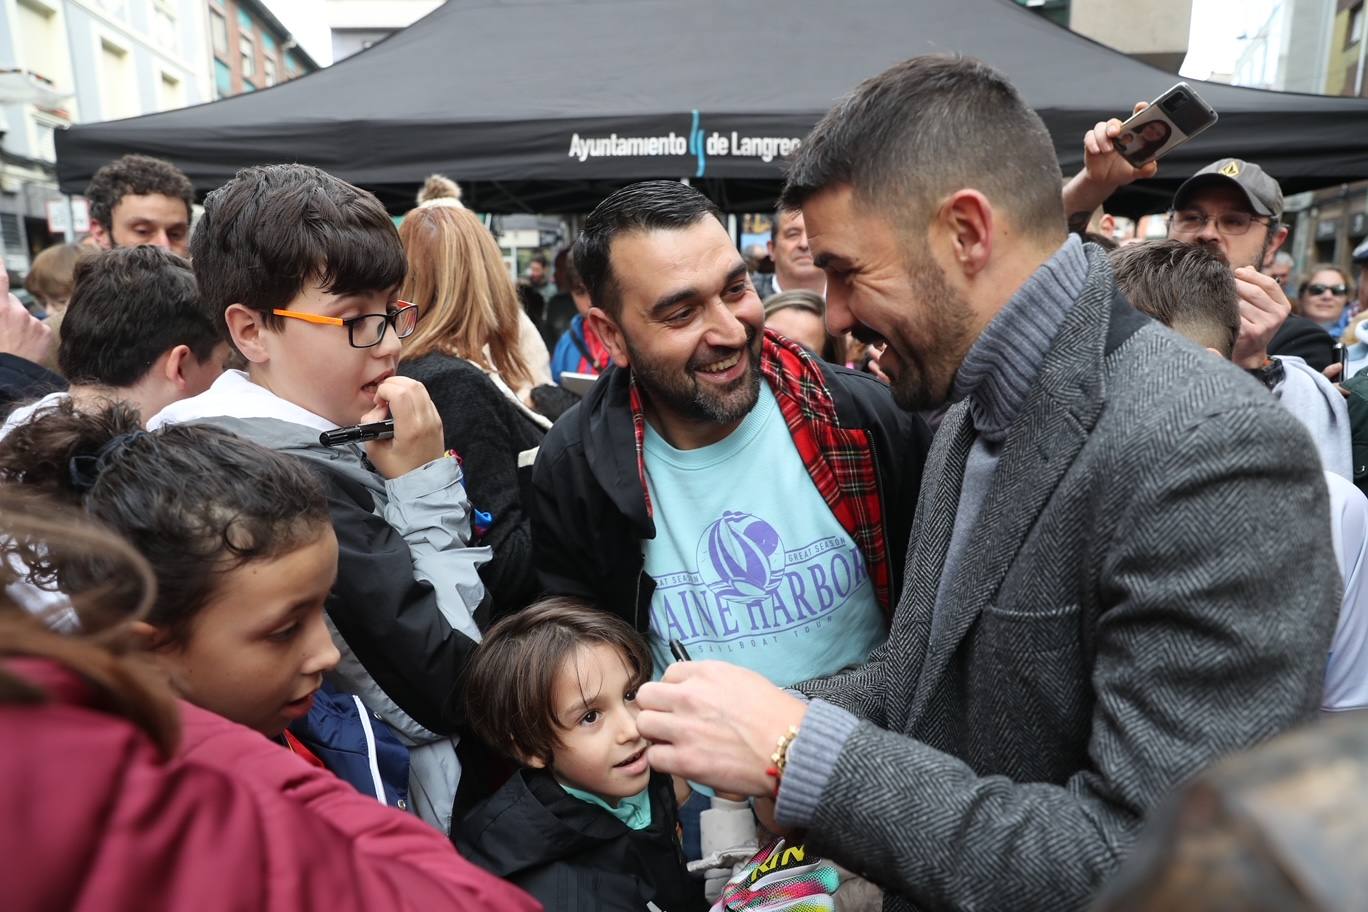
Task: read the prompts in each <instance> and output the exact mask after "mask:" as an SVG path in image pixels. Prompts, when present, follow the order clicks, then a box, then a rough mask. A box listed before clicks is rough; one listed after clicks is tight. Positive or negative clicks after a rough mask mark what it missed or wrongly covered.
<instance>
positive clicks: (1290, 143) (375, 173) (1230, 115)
mask: <svg viewBox="0 0 1368 912" xmlns="http://www.w3.org/2000/svg"><path fill="white" fill-rule="evenodd" d="M926 52H960V53H964V54H967V55H971V56H974V57H979V58H981V59H983V60H985V61H987V62H989V63H991V64H992V65H993V66H995V67H997V68H998V69H1000V70H1002V71H1003V72H1005V73H1006V74H1007V75H1008V76H1009V77H1010V78H1011V79H1012V81H1013V82H1014V83H1015V84H1016V85H1017V87H1018V88H1019V89H1020V90H1021V92H1022V94H1023V95H1024V97H1025V98H1026V100H1027V102H1028V103H1029V104H1031V105H1032V106H1033V107H1035V108H1036V110H1037V111H1039V112H1040V114H1041V116H1042V117H1043V118H1044V120H1045V123H1046V124H1047V126H1048V127H1049V129H1050V131H1051V134H1052V135H1053V136H1054V138H1055V143H1056V146H1057V148H1058V150H1059V157H1060V162H1061V164H1062V165H1063V168H1064V172H1065V174H1070V173H1073V172H1074V171H1076V170H1077V169H1078V168H1079V167H1080V165H1081V159H1082V142H1081V139H1082V135H1083V133H1084V132H1085V131H1086V130H1087V129H1088V128H1090V127H1091V126H1092V124H1093V123H1095V122H1096V121H1097V120H1099V119H1101V118H1104V117H1106V116H1111V115H1115V114H1118V113H1120V112H1125V111H1129V110H1130V108H1131V105H1132V103H1133V102H1134V101H1135V100H1137V99H1141V98H1153V97H1155V96H1156V95H1158V94H1159V93H1160V92H1162V91H1163V90H1164V89H1166V88H1168V87H1169V86H1170V85H1171V84H1172V83H1174V82H1175V81H1176V79H1175V77H1174V76H1173V75H1172V74H1169V73H1165V72H1163V71H1161V70H1158V69H1155V68H1153V67H1150V66H1148V65H1146V64H1143V63H1140V62H1138V61H1136V60H1133V59H1131V58H1129V57H1126V56H1125V55H1123V54H1121V53H1118V52H1117V51H1114V50H1112V49H1110V48H1107V47H1104V46H1102V45H1099V44H1096V43H1094V42H1092V41H1089V40H1088V39H1086V38H1082V37H1080V36H1078V35H1075V34H1073V33H1071V32H1069V31H1067V30H1066V29H1062V28H1059V27H1058V26H1056V25H1054V24H1052V23H1050V22H1048V21H1047V20H1045V19H1043V18H1041V17H1039V16H1037V15H1035V14H1033V13H1030V12H1029V11H1026V10H1024V9H1022V8H1021V7H1020V6H1018V5H1017V4H1015V3H1013V2H1011V0H854V2H850V3H845V4H837V5H832V4H830V3H828V2H826V0H784V2H782V3H778V2H774V3H762V2H758V0H502V2H498V0H448V2H447V3H446V4H445V5H444V6H442V7H439V8H438V9H437V10H435V11H434V12H432V13H431V14H429V15H428V16H427V17H425V18H424V19H421V20H419V21H418V22H416V23H415V24H414V25H412V26H410V27H409V28H407V29H405V30H403V31H401V32H398V33H396V34H395V35H393V36H391V37H389V38H388V39H386V40H385V41H383V42H380V43H379V44H377V45H375V46H374V47H372V48H370V49H369V50H366V51H364V52H362V53H360V54H357V55H356V56H354V57H351V58H348V59H346V60H343V61H341V62H340V63H338V64H336V65H334V66H332V67H329V68H327V69H324V70H321V71H319V72H317V73H313V74H311V75H309V76H307V77H304V78H301V79H297V80H294V81H291V82H288V83H284V84H282V85H279V86H275V87H274V88H271V89H268V90H265V91H261V92H256V93H252V94H247V95H240V96H237V97H234V98H228V99H224V100H222V101H217V102H213V103H209V104H204V105H198V106H195V107H191V108H185V109H181V110H177V111H170V112H166V113H162V114H153V115H148V116H144V117H137V118H132V119H129V120H121V121H111V122H106V123H95V124H87V125H79V126H75V127H72V128H70V129H68V130H65V131H62V132H61V133H59V134H58V136H57V154H58V165H57V169H58V175H59V178H60V181H61V186H62V189H63V190H65V191H67V192H73V193H75V192H80V191H81V190H83V189H84V187H85V185H86V183H87V181H88V180H89V179H90V176H91V175H92V174H93V173H94V171H95V170H96V169H97V168H98V167H99V166H100V165H102V164H104V163H105V162H107V161H109V160H111V159H113V158H115V157H117V156H119V155H121V154H123V153H125V152H130V151H138V152H144V153H147V154H151V155H157V156H160V157H163V158H167V159H169V160H171V161H173V162H175V163H176V164H177V165H179V166H180V167H181V168H183V169H184V170H185V172H186V173H187V174H189V176H190V178H191V179H192V180H193V181H194V183H195V186H196V187H197V188H198V189H199V190H200V191H201V192H206V191H208V190H210V189H212V188H214V187H217V186H219V185H220V184H222V183H223V182H224V181H226V180H228V179H229V178H230V177H231V176H232V175H233V173H234V172H235V171H236V170H237V169H238V168H241V167H244V166H246V165H251V164H259V163H268V162H282V161H299V162H306V163H309V164H314V165H318V166H319V167H322V168H325V169H327V170H329V171H331V172H333V173H334V174H337V175H339V176H341V177H343V178H346V179H347V180H350V181H352V182H354V183H356V184H358V185H361V186H364V187H367V188H369V189H371V190H373V191H374V192H376V193H377V194H378V195H379V196H380V197H381V198H382V199H383V200H384V201H385V202H386V204H387V205H389V206H390V207H391V208H392V209H394V210H396V211H402V210H403V209H405V208H407V206H409V205H411V203H412V199H413V193H414V191H415V190H416V188H417V186H418V184H419V183H421V181H422V180H423V178H424V177H426V176H427V175H428V174H430V173H433V172H440V173H445V174H448V175H450V176H451V177H453V178H455V179H457V180H459V181H460V182H461V183H462V186H463V187H464V189H465V192H466V200H467V203H468V204H469V205H470V206H471V207H472V208H475V209H480V210H484V211H493V212H507V211H532V212H576V211H587V210H588V209H590V208H592V206H593V205H594V204H595V203H596V202H597V201H598V200H599V199H601V198H602V196H603V195H604V194H605V193H606V192H607V191H608V190H609V189H611V188H612V187H614V186H619V185H621V184H623V183H626V182H630V181H633V180H641V179H645V178H652V177H667V178H685V177H687V178H689V179H691V180H692V181H694V182H695V184H696V185H697V186H700V187H703V188H704V189H705V190H706V191H707V192H708V193H709V194H710V195H712V196H713V197H714V198H715V199H716V200H717V201H718V202H720V203H722V204H723V205H724V207H726V208H728V209H731V210H732V211H759V210H763V209H765V208H767V207H769V206H770V205H772V203H773V200H774V197H775V195H776V194H777V191H778V188H779V182H780V179H781V174H782V171H781V158H782V155H783V154H785V153H786V152H788V151H791V149H792V148H793V147H794V146H795V145H796V144H797V143H798V142H799V141H800V140H801V138H802V137H803V136H804V135H805V134H806V133H807V131H808V130H809V129H810V128H811V127H812V125H813V124H814V123H815V122H816V121H817V119H818V118H820V117H821V115H822V114H823V113H824V112H825V111H826V110H827V108H828V107H829V106H830V105H831V103H832V102H833V101H834V100H835V99H836V98H837V97H839V96H840V95H842V94H843V93H845V92H847V91H848V90H849V89H850V88H851V87H853V86H854V85H855V84H856V83H857V82H859V81H860V80H861V79H863V78H865V77H867V76H869V75H872V74H874V73H877V72H879V71H880V70H882V69H883V68H885V67H887V66H888V65H890V64H892V63H894V62H896V61H898V60H901V59H904V58H906V57H909V56H912V55H915V54H920V53H926ZM1194 85H1195V87H1196V88H1197V89H1198V91H1199V92H1200V93H1201V94H1202V96H1203V97H1205V98H1206V99H1207V100H1208V101H1209V102H1210V103H1211V104H1212V105H1213V106H1214V107H1215V108H1216V109H1217V110H1218V111H1219V112H1220V115H1221V120H1220V122H1219V123H1218V124H1217V125H1216V126H1215V127H1213V128H1212V129H1211V130H1209V131H1207V133H1205V134H1204V135H1203V136H1201V137H1200V138H1198V139H1197V140H1195V141H1193V142H1191V143H1189V144H1188V145H1186V146H1184V147H1182V148H1180V149H1178V150H1176V151H1175V152H1174V153H1172V154H1171V155H1170V156H1169V157H1168V158H1167V159H1166V160H1165V161H1164V163H1163V167H1162V169H1161V176H1160V178H1159V179H1156V180H1154V181H1150V182H1147V184H1148V186H1137V187H1135V188H1132V189H1131V190H1130V191H1128V192H1127V193H1126V194H1125V195H1123V196H1121V197H1118V198H1117V199H1116V200H1115V202H1116V203H1117V204H1118V205H1117V206H1116V207H1114V209H1115V211H1118V212H1129V213H1132V214H1133V213H1137V212H1140V211H1147V210H1149V211H1152V210H1154V209H1157V208H1161V207H1162V205H1163V202H1164V201H1165V200H1166V198H1167V195H1168V194H1169V193H1171V191H1172V189H1173V187H1175V186H1176V184H1177V182H1178V181H1179V180H1181V179H1182V178H1183V177H1185V176H1187V175H1189V174H1191V173H1192V172H1194V171H1196V170H1197V169H1198V168H1199V167H1201V166H1202V165H1204V164H1206V163H1207V162H1210V161H1212V160H1214V159H1216V158H1219V157H1223V156H1226V155H1235V156H1239V157H1243V158H1248V159H1250V160H1253V161H1257V162H1259V163H1260V164H1262V165H1263V166H1264V168H1265V169H1267V170H1268V171H1269V172H1270V173H1271V174H1273V175H1274V176H1275V177H1277V178H1278V179H1279V180H1280V181H1281V182H1282V184H1283V188H1284V190H1285V191H1286V192H1288V193H1293V192H1297V191H1300V190H1307V189H1313V188H1316V187H1323V186H1327V185H1330V184H1335V183H1341V182H1346V181H1351V180H1356V179H1361V178H1365V177H1368V101H1364V100H1356V99H1346V98H1335V97H1324V96H1314V95H1294V94H1285V93H1278V92H1265V91H1258V90H1252V89H1240V88H1233V87H1230V86H1224V85H1218V84H1212V83H1195V84H1194ZM1011 148H1012V147H1011V141H1010V137H1004V141H1003V148H1002V154H1003V155H1004V156H1010V155H1011ZM946 154H948V155H952V154H954V150H953V149H947V150H946Z"/></svg>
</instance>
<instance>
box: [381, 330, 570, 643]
mask: <svg viewBox="0 0 1368 912" xmlns="http://www.w3.org/2000/svg"><path fill="white" fill-rule="evenodd" d="M399 373H401V374H403V375H404V376H405V377H412V378H413V379H415V380H417V381H419V382H420V383H422V384H423V386H425V387H427V391H428V395H429V396H431V397H432V404H433V405H435V406H437V411H438V412H439V413H440V414H441V416H442V433H443V434H444V436H445V438H446V446H447V448H448V449H451V450H455V451H456V452H457V453H459V454H460V455H461V463H462V465H463V466H464V467H465V479H466V492H467V493H468V494H469V496H470V503H471V505H472V506H474V507H475V508H476V509H477V510H483V511H485V512H487V513H490V514H492V515H493V517H494V524H493V525H492V526H490V528H489V531H488V532H486V533H485V536H484V539H483V540H482V541H481V544H485V545H489V546H490V547H491V548H493V549H494V559H493V560H491V561H490V562H489V563H487V564H485V565H484V566H483V567H481V568H480V579H482V580H483V581H484V584H485V586H486V587H487V588H488V589H489V593H490V595H491V596H493V599H494V611H493V613H494V617H498V616H500V615H502V614H506V613H509V612H512V611H517V610H519V609H521V608H524V607H526V606H527V604H528V603H529V602H530V601H532V600H533V599H534V598H536V596H537V591H538V588H539V587H538V586H537V575H536V573H535V572H534V571H533V567H532V525H531V522H530V521H529V520H528V518H527V513H526V511H525V510H524V509H523V503H522V495H521V492H520V490H519V486H518V454H519V453H522V452H523V451H524V450H534V449H536V448H537V447H538V446H539V445H540V444H541V442H542V438H543V437H545V436H546V432H545V431H543V430H542V429H541V427H540V426H538V425H537V424H536V423H535V422H534V421H533V420H532V419H531V418H529V417H528V416H527V415H526V414H524V413H523V412H522V411H521V410H520V409H519V408H518V407H517V405H515V404H514V403H513V402H512V401H511V400H510V399H509V398H508V397H507V396H506V395H504V394H503V393H502V392H501V391H500V390H499V388H498V387H497V386H495V385H494V383H493V381H491V380H490V379H489V378H488V377H487V376H485V373H484V371H482V370H480V369H479V368H478V367H476V366H475V365H474V364H471V363H470V362H469V361H466V360H464V359H462V358H452V357H450V356H448V355H441V354H433V355H426V356H424V357H422V358H418V359H416V360H413V361H405V362H403V363H402V364H400V365H399Z"/></svg>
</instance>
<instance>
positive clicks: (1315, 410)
mask: <svg viewBox="0 0 1368 912" xmlns="http://www.w3.org/2000/svg"><path fill="white" fill-rule="evenodd" d="M1144 107H1145V105H1144V103H1143V102H1142V103H1141V104H1139V105H1136V110H1137V111H1140V110H1143V109H1144ZM1120 131H1121V121H1120V120H1118V119H1116V118H1112V119H1111V120H1109V121H1105V122H1103V123H1099V124H1097V125H1096V126H1095V127H1094V128H1093V129H1092V130H1091V131H1089V132H1088V133H1087V134H1086V135H1085V136H1084V137H1083V150H1084V156H1083V170H1082V171H1080V172H1079V173H1078V174H1077V175H1075V176H1074V177H1073V178H1072V179H1071V180H1070V181H1069V182H1068V183H1067V184H1065V185H1064V207H1065V209H1064V211H1065V212H1068V213H1070V215H1069V228H1070V230H1072V231H1079V230H1080V227H1081V226H1084V225H1086V224H1087V219H1088V217H1089V216H1090V215H1091V213H1092V211H1093V210H1094V209H1096V208H1097V207H1098V206H1100V205H1101V204H1102V202H1103V200H1105V199H1106V198H1107V197H1108V196H1110V195H1111V194H1112V193H1113V192H1115V190H1116V189H1117V188H1119V187H1122V186H1125V185H1126V184H1128V183H1131V182H1132V181H1135V180H1139V179H1141V178H1145V177H1152V176H1153V175H1154V173H1155V172H1156V171H1157V170H1158V164H1157V163H1155V162H1150V163H1149V164H1147V165H1145V166H1144V167H1142V168H1136V167H1135V166H1133V165H1131V164H1130V163H1129V162H1127V161H1126V160H1125V159H1124V158H1122V157H1121V156H1120V155H1119V154H1117V152H1116V151H1115V146H1114V145H1113V140H1114V139H1115V138H1116V136H1117V135H1118V134H1119V133H1120ZM1282 211H1283V195H1282V188H1281V187H1279V186H1278V182H1277V181H1275V180H1274V179H1273V178H1271V177H1269V176H1268V174H1267V173H1266V172H1265V171H1264V170H1263V168H1261V167H1259V166H1258V165H1256V164H1253V163H1252V162H1247V161H1244V160H1242V159H1238V158H1222V159H1220V160H1218V161H1214V162H1212V163H1211V164H1209V165H1207V166H1206V167H1205V168H1202V169H1201V170H1200V171H1198V172H1197V173H1196V174H1194V175H1193V176H1192V177H1190V178H1188V179H1187V180H1186V181H1184V182H1183V184H1182V186H1180V187H1179V188H1178V192H1177V193H1175V194H1174V195H1173V204H1172V206H1171V207H1170V209H1169V221H1168V229H1169V230H1168V236H1169V238H1170V239H1171V240H1175V241H1182V242H1184V243H1188V244H1201V245H1203V246H1204V247H1206V248H1207V249H1208V250H1210V251H1211V252H1212V253H1215V254H1216V255H1218V256H1219V257H1221V259H1223V260H1225V261H1226V263H1228V264H1229V265H1230V267H1231V268H1232V269H1233V270H1234V272H1235V288H1236V292H1237V293H1238V294H1239V298H1240V334H1239V336H1238V337H1237V339H1236V341H1235V351H1234V353H1233V354H1232V356H1231V359H1230V360H1231V361H1233V362H1234V363H1235V364H1237V365H1239V366H1240V367H1243V368H1244V369H1245V370H1247V371H1248V372H1249V373H1250V374H1251V375H1253V376H1254V377H1255V378H1257V379H1258V380H1259V381H1260V382H1262V383H1263V384H1264V385H1265V386H1267V387H1268V389H1269V390H1270V391H1271V392H1272V393H1273V394H1274V395H1275V396H1277V397H1278V399H1279V400H1280V401H1281V402H1282V403H1283V405H1285V406H1287V408H1288V409H1289V410H1291V412H1292V413H1293V414H1294V415H1296V416H1297V417H1298V418H1300V419H1301V421H1302V423H1303V424H1304V425H1306V428H1307V430H1308V431H1309V432H1310V433H1311V436H1312V438H1313V439H1314V440H1315V441H1316V447H1317V450H1318V451H1319V453H1320V456H1321V461H1322V463H1323V464H1324V466H1325V468H1326V469H1328V470H1330V471H1332V472H1335V473H1336V474H1339V475H1342V476H1344V477H1347V478H1349V479H1350V480H1352V479H1353V471H1352V467H1351V465H1350V458H1349V452H1350V446H1349V437H1350V430H1349V414H1348V408H1347V407H1346V406H1345V403H1344V398H1343V396H1342V395H1341V394H1340V393H1339V392H1338V391H1336V390H1335V388H1334V386H1333V385H1332V384H1331V383H1330V382H1329V380H1327V379H1326V377H1325V376H1323V375H1322V374H1321V371H1323V370H1324V369H1325V368H1326V367H1327V366H1329V364H1330V363H1331V358H1332V352H1333V349H1332V346H1333V342H1332V340H1331V339H1330V336H1329V334H1328V333H1326V332H1325V330H1323V329H1321V328H1320V327H1319V326H1317V325H1316V324H1315V323H1313V322H1311V321H1310V320H1307V319H1305V318H1303V317H1299V316H1295V315H1293V314H1292V305H1291V303H1290V302H1289V301H1288V300H1287V295H1286V294H1284V292H1283V289H1282V287H1281V286H1280V285H1279V284H1278V281H1277V280H1276V279H1274V278H1273V277H1272V276H1270V275H1266V274H1264V273H1263V272H1262V270H1264V269H1266V268H1268V267H1269V266H1271V265H1272V263H1273V257H1274V255H1275V254H1276V253H1277V251H1278V248H1279V247H1280V246H1281V245H1282V243H1283V241H1284V240H1286V239H1287V227H1286V226H1285V225H1283V224H1281V217H1282Z"/></svg>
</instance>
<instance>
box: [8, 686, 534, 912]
mask: <svg viewBox="0 0 1368 912" xmlns="http://www.w3.org/2000/svg"><path fill="white" fill-rule="evenodd" d="M7 666H8V668H9V670H11V671H13V672H18V673H19V674H22V675H23V676H24V677H26V678H28V679H29V680H32V681H34V682H36V683H38V684H40V685H41V686H43V687H44V688H45V689H46V690H47V691H48V692H49V693H50V694H51V695H52V700H51V701H50V702H48V703H44V704H39V705H18V704H0V741H3V743H4V744H5V748H4V750H3V751H0V807H3V808H4V809H5V812H4V822H3V824H0V858H3V859H4V862H3V864H4V866H5V875H4V876H3V877H0V909H5V910H7V912H30V910H33V912H37V910H49V909H69V910H102V912H103V910H111V909H138V910H148V912H150V910H159V909H166V910H171V909H193V910H195V912H211V910H218V909H243V910H248V909H251V910H264V912H274V910H279V912H286V910H289V912H297V910H319V912H344V910H357V912H361V910H373V909H386V910H391V909H394V910H398V909H413V910H423V912H431V910H434V909H443V910H447V909H451V910H459V909H470V910H480V912H484V910H509V912H512V910H519V912H521V910H529V912H530V910H535V909H539V908H540V906H539V905H538V904H537V903H536V902H534V901H533V900H532V899H531V898H530V897H528V896H527V895H526V894H525V893H523V892H522V891H520V890H518V889H517V888H515V887H513V886H511V885H509V884H507V883H504V882H503V881H501V880H498V879H497V878H495V877H493V876H492V875H490V874H487V873H485V872H484V871H482V870H480V869H478V868H476V867H475V866H474V865H472V864H470V863H469V862H467V861H465V860H464V859H462V858H461V857H460V856H459V855H457V854H456V851H455V850H454V849H453V848H452V846H451V844H450V843H449V842H448V841H447V840H446V838H445V837H444V836H442V834H440V833H438V832H437V831H436V830H434V829H432V828H431V827H429V826H428V825H427V824H425V823H423V822H422V821H420V820H418V819H417V818H416V817H411V816H408V815H406V814H404V813H402V812H400V811H396V810H393V809H391V808H388V807H385V806H384V805H382V804H380V803H379V802H378V801H376V800H375V799H374V798H368V797H366V796H365V795H362V794H360V793H359V792H357V791H356V790H355V789H353V788H352V787H351V786H349V785H347V784H346V783H344V782H342V781H341V780H340V779H338V778H336V777H335V776H333V775H332V774H331V773H329V772H327V771H326V770H321V769H318V768H315V767H313V766H310V765H309V764H308V763H306V762H304V761H303V760H301V759H300V758H299V757H297V756H295V755H294V754H292V753H290V752H289V751H287V750H285V749H283V748H282V747H280V746H279V745H277V744H274V743H273V742H271V741H269V740H268V739H266V738H264V737H262V736H261V735H260V734H258V733H256V732H254V731H252V730H250V729H247V728H244V727H242V726H240V725H237V724H235V723H232V722H229V721H228V720H226V719H223V718H221V717H219V716H215V715H213V714H212V713H209V712H206V711H205V710H202V709H199V708H197V707H194V706H191V705H189V704H184V703H183V704H182V718H183V726H184V729H183V738H182V749H181V752H180V754H179V755H178V756H177V757H175V758H174V759H172V760H169V761H168V760H163V759H162V758H161V756H160V755H159V754H158V752H157V749H156V748H155V747H154V746H153V744H152V742H151V741H150V740H149V739H148V738H147V737H146V736H145V735H144V734H143V733H142V732H141V731H140V730H138V729H137V728H135V727H134V726H133V724H132V723H130V722H129V721H128V720H126V719H124V718H122V717H119V716H115V715H111V714H109V713H107V712H103V711H101V710H99V709H97V708H96V707H95V699H94V694H93V693H92V691H91V689H90V688H89V687H88V686H87V685H86V684H84V683H83V682H82V681H81V679H79V678H78V677H76V676H75V675H74V674H72V673H71V672H69V671H67V670H65V669H64V668H62V667H61V666H58V665H56V664H54V663H51V662H46V661H40V660H30V659H20V660H11V661H10V662H8V663H7Z"/></svg>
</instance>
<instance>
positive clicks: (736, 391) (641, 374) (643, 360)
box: [623, 326, 760, 424]
mask: <svg viewBox="0 0 1368 912" xmlns="http://www.w3.org/2000/svg"><path fill="white" fill-rule="evenodd" d="M623 341H624V342H625V344H626V346H627V354H628V357H630V358H631V359H632V361H631V363H632V374H633V376H635V377H636V380H637V382H638V383H640V384H641V388H642V391H643V392H644V393H646V395H647V397H648V398H649V399H650V400H651V401H652V403H654V404H655V406H656V407H657V408H665V409H668V410H669V411H671V412H674V413H675V414H676V415H678V416H679V417H680V418H682V419H684V420H686V421H691V422H695V423H699V424H703V423H712V424H731V423H733V422H736V421H740V420H741V419H742V418H745V417H746V416H747V415H749V414H750V412H751V409H753V408H755V403H756V402H757V401H758V400H759V398H760V336H759V334H758V333H757V332H756V331H755V329H754V327H750V326H747V327H746V351H747V353H748V354H749V359H748V360H749V364H748V366H747V370H746V375H745V376H744V377H741V378H740V379H739V380H738V381H737V384H736V386H734V387H733V388H732V389H730V390H728V391H726V392H724V393H722V394H721V395H718V394H716V393H712V392H710V391H708V390H706V389H704V388H703V385H702V384H701V383H699V381H698V379H697V378H696V377H695V376H694V371H695V370H697V365H696V364H695V362H694V359H690V361H689V364H688V366H687V367H686V368H685V369H684V371H683V373H682V374H681V373H680V372H678V371H675V370H673V369H671V368H668V367H665V366H663V365H661V364H659V363H657V362H655V361H652V360H651V359H649V358H647V357H645V356H643V355H642V353H641V352H640V351H638V350H637V349H636V348H635V347H634V346H633V345H632V343H631V341H630V340H628V339H626V338H625V337H624V339H623ZM712 360H717V359H715V358H714V359H712Z"/></svg>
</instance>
